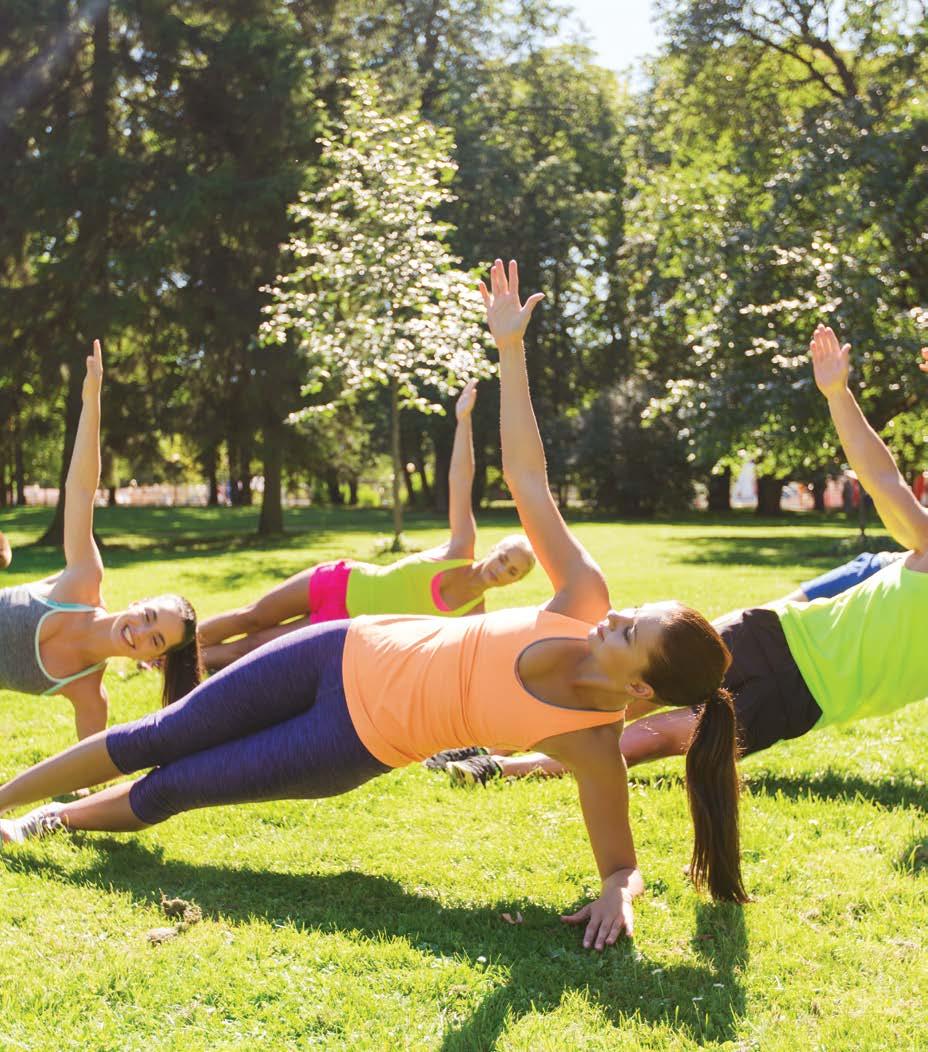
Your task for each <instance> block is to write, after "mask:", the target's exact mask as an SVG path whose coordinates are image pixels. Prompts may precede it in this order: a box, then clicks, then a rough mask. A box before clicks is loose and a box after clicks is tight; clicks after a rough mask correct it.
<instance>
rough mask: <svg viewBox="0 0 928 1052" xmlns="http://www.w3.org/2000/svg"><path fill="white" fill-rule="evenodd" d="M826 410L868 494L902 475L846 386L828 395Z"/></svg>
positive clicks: (849, 461)
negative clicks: (829, 413) (887, 481)
mask: <svg viewBox="0 0 928 1052" xmlns="http://www.w3.org/2000/svg"><path fill="white" fill-rule="evenodd" d="M828 409H829V411H830V412H831V419H832V420H833V421H834V425H835V428H836V429H837V432H838V438H839V439H840V440H841V445H842V447H843V448H844V453H845V455H846V456H847V459H848V463H849V464H850V465H851V467H852V468H853V469H854V471H855V472H856V473H857V477H858V478H859V479H860V481H861V483H862V485H863V486H864V488H865V489H866V490H868V491H869V492H870V494H871V496H872V495H874V494H875V491H876V490H877V489H878V488H879V486H880V485H881V483H882V484H885V482H886V480H887V479H892V480H893V481H895V480H896V479H897V478H901V477H902V476H901V475H900V474H899V469H898V468H897V467H896V462H895V460H893V455H892V453H890V451H889V450H888V449H887V448H886V445H885V443H884V442H883V440H882V439H881V438H880V436H879V435H878V434H877V433H876V431H874V430H873V428H872V427H871V426H870V425H869V424H868V423H867V418H866V417H865V416H864V414H863V412H862V411H861V408H860V406H859V405H858V404H857V400H856V399H855V398H854V396H853V395H852V394H851V392H850V391H849V390H848V389H847V388H845V389H844V390H843V391H840V392H838V393H836V394H832V395H829V397H828Z"/></svg>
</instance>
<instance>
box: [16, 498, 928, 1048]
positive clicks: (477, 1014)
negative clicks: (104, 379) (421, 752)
mask: <svg viewBox="0 0 928 1052" xmlns="http://www.w3.org/2000/svg"><path fill="white" fill-rule="evenodd" d="M47 517H48V511H47V510H42V509H24V510H22V511H17V512H15V513H12V514H8V513H4V515H3V518H2V524H0V528H2V529H3V530H4V531H6V532H7V533H8V535H9V537H10V539H11V541H12V543H13V545H14V548H15V547H18V550H17V551H16V555H15V559H14V563H13V566H12V567H11V571H8V572H7V573H6V574H4V575H2V576H0V585H6V584H13V583H20V582H25V581H28V580H31V579H34V578H37V577H39V576H42V575H45V574H48V573H50V572H52V571H53V570H55V569H56V568H57V566H58V562H57V557H55V556H53V554H52V553H50V552H49V551H48V550H42V549H35V548H29V547H24V546H25V545H28V543H29V542H30V541H31V540H32V539H33V538H34V537H36V536H37V535H38V533H39V531H40V529H41V527H42V526H43V524H44V522H45V521H46V519H47ZM255 521H256V513H254V512H250V511H244V510H242V511H234V512H232V511H228V510H223V511H221V512H212V511H206V510H188V511H174V510H169V509H164V510H152V511H145V512H142V511H129V510H126V509H114V510H105V511H101V512H100V513H99V514H98V526H99V530H100V534H101V536H102V538H103V540H104V542H105V544H106V551H105V554H104V558H105V561H106V564H107V567H108V573H107V579H106V589H105V591H106V597H107V601H108V603H109V605H110V607H111V608H116V607H118V606H120V605H123V604H125V603H127V602H128V601H129V600H130V599H132V598H138V597H143V596H146V595H151V594H153V593H156V592H158V591H161V590H168V589H170V590H177V591H182V592H184V593H185V594H186V595H188V596H189V597H190V599H191V600H192V601H193V602H194V603H195V605H196V606H197V608H198V610H199V611H200V613H201V614H203V615H206V614H211V613H215V612H217V611H219V610H222V609H224V608H226V607H229V606H231V605H234V604H236V603H239V602H241V601H244V600H246V599H248V598H250V597H252V596H254V595H255V594H256V593H258V592H260V591H261V590H262V589H264V588H265V587H266V586H268V585H270V584H272V583H274V582H277V581H279V580H280V579H282V578H283V577H284V576H285V575H287V574H290V573H292V572H294V571H296V570H297V569H300V568H303V567H304V566H306V565H307V564H309V563H312V562H316V561H319V560H322V559H328V558H332V557H335V556H343V555H348V556H354V557H358V558H367V559H370V558H371V557H372V555H373V552H374V548H375V543H376V540H377V538H378V537H382V536H383V535H384V534H386V533H387V531H388V529H389V526H388V518H387V515H386V514H385V513H380V512H319V511H305V512H300V513H294V514H293V515H292V516H291V517H290V519H289V523H290V528H291V531H292V532H291V533H290V534H289V535H288V536H287V537H286V538H285V539H283V540H281V541H278V542H275V543H273V544H271V543H258V542H257V541H255V540H254V539H253V538H250V537H249V536H248V531H250V530H251V529H252V528H253V526H254V523H255ZM513 526H514V519H513V518H512V517H511V516H510V515H507V514H505V513H502V512H501V513H498V514H495V515H491V516H489V517H488V518H487V520H486V521H485V522H484V524H483V529H482V532H481V541H482V542H483V543H485V544H489V543H491V542H492V541H494V540H496V539H498V538H499V537H501V536H503V535H504V534H505V533H508V532H511V530H512V529H513ZM577 532H578V534H579V536H580V537H581V538H582V540H583V542H584V543H585V544H586V545H587V546H588V548H589V549H590V550H591V551H592V553H593V554H594V556H595V557H596V558H597V559H598V560H599V562H600V563H601V565H602V566H603V568H604V570H605V571H606V574H607V577H608V579H609V581H610V585H611V589H612V598H613V602H614V604H615V605H616V606H622V605H626V604H628V603H636V602H638V601H641V600H644V599H661V598H669V597H677V598H679V599H682V600H684V601H687V602H690V603H692V604H693V605H696V606H698V607H700V608H701V609H702V610H703V611H704V612H706V613H707V614H709V615H717V614H721V613H723V612H725V611H726V610H729V609H733V608H735V607H739V606H744V605H749V604H754V603H758V602H763V601H765V600H767V599H770V598H773V597H774V596H776V595H778V594H781V593H784V592H786V591H789V590H791V589H792V588H793V587H795V585H796V583H797V582H799V581H801V580H803V579H805V578H808V577H810V576H813V575H814V574H816V573H818V572H820V571H821V570H823V569H825V568H827V567H829V566H831V565H833V564H834V563H836V562H838V561H841V560H842V559H843V558H845V557H846V553H845V554H843V555H842V554H841V552H840V551H839V544H840V541H841V539H842V538H846V537H847V536H848V529H847V527H846V526H844V525H842V524H839V523H837V522H836V521H835V522H832V521H828V522H826V521H825V520H822V519H818V518H815V517H807V518H790V519H788V520H786V523H785V524H779V523H777V524H773V523H769V522H768V523H763V522H758V521H756V520H754V519H753V518H752V517H750V516H745V517H733V518H730V519H707V518H705V517H695V516H694V517H692V518H690V519H686V520H682V521H680V522H675V523H669V524H648V525H633V524H626V523H620V524H614V523H603V522H595V521H589V522H582V523H579V524H578V525H577ZM407 536H408V538H409V540H410V541H411V542H412V543H413V544H414V545H415V546H416V547H425V546H428V545H430V544H432V543H435V542H437V541H438V540H439V539H441V538H442V537H443V536H444V528H443V524H442V523H440V522H438V521H436V520H430V519H413V520H412V521H411V523H410V528H409V530H408V534H407ZM548 594H549V592H548V589H547V588H546V584H545V581H544V579H543V575H542V574H541V572H540V571H536V572H535V573H533V574H532V575H530V577H529V578H527V579H526V580H525V581H523V582H520V583H519V584H518V585H516V586H514V587H513V588H511V589H509V590H507V592H506V593H505V599H506V602H507V604H512V605H517V604H524V603H536V602H538V601H541V600H543V599H544V598H545V597H546V596H547V595H548ZM502 598H503V596H502V594H501V593H495V594H494V595H493V597H492V599H491V601H490V605H491V607H493V606H499V605H500V600H501V599H502ZM891 660H892V655H887V661H891ZM107 686H108V689H109V694H110V699H111V707H112V719H113V720H115V721H122V720H125V719H128V718H131V717H134V716H136V715H139V714H141V713H143V712H145V711H147V710H148V709H151V708H153V707H154V706H155V705H156V704H157V698H158V689H157V687H158V680H157V677H156V676H155V674H153V673H150V672H139V671H137V670H136V669H135V668H134V667H133V666H132V665H131V664H130V663H128V662H121V661H114V662H112V663H111V666H110V669H109V671H108V673H107ZM926 694H928V690H926ZM0 735H2V741H3V743H4V748H3V753H2V756H0V777H3V778H8V777H10V776H12V775H13V774H15V773H16V772H18V771H20V770H22V769H23V768H24V767H26V766H27V765H29V764H31V763H33V762H35V761H36V760H39V759H41V758H42V757H44V756H46V755H48V754H50V753H52V752H54V751H55V750H57V749H59V748H62V747H63V746H66V745H68V744H70V743H71V741H72V738H73V721H72V716H71V708H70V705H68V703H67V702H66V701H64V700H63V699H57V698H46V699H38V698H31V697H22V696H18V695H13V694H10V693H0ZM926 755H928V703H926V702H923V703H920V704H919V705H915V706H911V707H909V708H908V709H905V710H902V711H901V712H900V713H898V714H897V715H896V716H894V717H887V718H884V719H881V720H874V721H869V722H866V723H861V724H858V725H852V726H850V727H848V728H845V729H829V730H826V731H822V732H820V733H817V734H810V735H808V736H806V737H805V738H804V739H801V740H799V741H796V742H794V743H791V744H786V745H781V746H778V747H776V748H774V749H772V750H770V751H768V752H766V753H763V754H761V755H759V756H755V757H753V758H751V759H749V760H747V761H745V763H744V764H743V774H744V780H745V795H744V798H743V850H744V861H745V875H746V881H747V885H748V887H749V889H750V890H751V892H752V894H753V895H754V897H755V898H754V901H753V902H752V903H751V904H749V905H748V906H746V907H744V908H735V907H731V906H728V905H718V906H717V905H713V904H712V903H711V902H710V901H709V900H708V899H706V898H704V897H700V896H699V895H697V894H696V893H695V892H694V891H693V890H692V888H691V887H689V886H688V885H687V883H686V882H685V880H684V878H683V875H682V867H683V866H684V864H685V863H686V862H687V861H688V856H689V849H690V843H691V840H690V825H689V820H688V817H687V812H686V802H685V795H684V789H683V785H682V781H681V775H682V764H681V762H680V761H665V762H663V763H660V764H655V765H652V766H650V767H644V768H638V769H636V771H634V772H633V778H632V792H631V807H632V820H633V825H634V829H635V833H636V841H637V845H638V852H639V858H640V864H641V868H642V870H643V873H644V875H645V879H646V881H647V884H648V893H647V894H646V895H645V896H644V897H643V898H642V899H640V900H639V905H638V908H637V932H636V937H635V940H634V942H633V943H632V942H629V941H627V940H626V941H624V942H623V943H621V944H620V945H619V946H617V947H616V948H614V949H613V950H611V951H608V952H606V953H604V954H602V955H596V954H594V953H590V952H584V951H583V950H582V948H581V946H580V934H579V932H578V931H576V930H574V929H571V928H566V927H563V926H562V925H561V924H560V923H559V921H558V919H557V914H558V913H560V912H564V911H566V910H567V909H568V908H570V907H572V906H574V905H575V904H577V903H579V902H581V901H582V900H584V899H586V898H587V897H589V896H593V895H595V894H596V892H597V884H598V882H597V880H596V878H595V868H594V864H593V860H592V857H591V853H590V849H589V846H588V843H587V840H586V836H585V834H584V829H583V823H582V820H581V817H580V812H579V808H578V805H577V802H576V798H575V789H574V786H573V784H572V782H571V781H570V780H569V779H564V780H561V781H549V782H539V781H531V780H530V781H525V782H522V783H518V784H515V783H511V784H507V785H491V786H490V787H489V788H488V789H486V790H485V791H482V790H481V791H475V792H465V791H460V790H452V789H450V788H449V787H448V786H447V785H446V783H445V781H444V779H443V778H441V777H437V776H435V775H433V774H430V773H429V772H427V771H425V770H423V769H421V768H418V767H417V768H414V769H409V770H404V771H401V772H399V773H395V774H391V775H387V776H385V777H383V778H380V779H376V780H375V781H373V782H371V783H369V784H368V785H367V786H365V787H363V788H362V789H360V790H358V791H356V792H355V793H352V794H350V795H348V796H345V797H341V798H339V799H335V800H325V801H310V802H288V803H281V804H262V805H252V806H247V807H235V808H222V809H214V810H210V811H201V812H192V813H190V814H186V815H182V816H180V817H179V818H176V819H174V820H173V821H171V822H169V823H167V824H166V825H163V826H160V827H157V828H155V829H153V830H150V831H148V832H146V833H145V834H143V835H138V836H128V835H126V836H115V835H104V834H83V835H75V836H73V837H66V836H60V837H55V838H52V839H50V840H48V841H43V842H38V843H33V844H28V845H24V846H22V847H17V848H13V849H8V850H5V851H3V853H2V854H0V947H2V953H0V1050H4V1052H5V1050H8V1049H10V1050H12V1049H35V1050H38V1049H42V1050H44V1049H49V1050H53V1049H54V1050H58V1049H75V1050H78V1049H79V1050H82V1052H83V1050H87V1052H89V1050H103V1049H107V1050H109V1049H113V1050H116V1049H120V1050H134V1049H139V1050H142V1049H145V1050H149V1049H159V1050H160V1049H178V1050H180V1049H183V1050H196V1049H237V1048H248V1049H275V1050H276V1049H297V1048H299V1049H304V1048H324V1049H405V1048H416V1049H418V1048H430V1049H434V1048H441V1049H474V1050H482V1049H497V1048H498V1049H507V1050H515V1049H525V1050H528V1049H531V1050H552V1052H553V1050H557V1052H561V1050H574V1049H582V1050H587V1049H591V1050H593V1049H596V1050H599V1049H602V1050H610V1052H612V1050H616V1049H621V1050H638V1049H649V1050H655V1052H667V1050H676V1049H691V1048H697V1047H700V1048H703V1047H704V1048H713V1049H739V1050H748V1049H758V1050H762V1052H768V1050H784V1052H787V1050H788V1052H796V1050H802V1052H814V1050H827V1052H845V1050H852V1049H854V1050H856V1049H874V1050H902V1049H905V1050H910V1049H928V1022H926V1009H925V990H926V989H928V965H926V960H928V957H926V954H925V952H924V951H925V941H926V935H925V933H926V931H928V895H926V892H928V865H926V862H925V859H926V855H928V788H926V779H925V767H926V761H925V757H926ZM162 892H163V893H165V894H166V895H168V896H180V897H183V898H185V899H188V900H192V901H194V902H196V903H197V904H198V905H199V906H200V908H201V910H202V913H203V920H202V921H201V922H200V923H198V924H195V925H193V926H191V927H190V928H189V929H187V930H186V931H183V932H182V933H181V934H179V935H178V936H177V937H176V938H174V939H172V940H170V941H168V942H165V943H164V944H162V945H153V944H151V943H150V942H149V940H148V938H147V933H148V932H149V931H150V930H151V929H153V928H157V927H161V926H164V925H167V924H170V923H171V921H169V920H167V919H166V918H165V916H164V913H163V912H162V910H161V908H160V905H159V903H160V898H161V894H162ZM516 910H518V911H521V913H522V915H523V916H524V923H523V924H522V925H520V926H511V925H509V924H507V923H505V922H504V921H503V920H502V919H501V917H500V915H501V913H503V912H506V911H510V912H512V911H516Z"/></svg>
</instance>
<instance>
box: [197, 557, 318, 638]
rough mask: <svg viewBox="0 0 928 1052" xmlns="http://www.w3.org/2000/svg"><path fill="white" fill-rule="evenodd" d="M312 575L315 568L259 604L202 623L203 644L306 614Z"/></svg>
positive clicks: (263, 598)
mask: <svg viewBox="0 0 928 1052" xmlns="http://www.w3.org/2000/svg"><path fill="white" fill-rule="evenodd" d="M312 573H313V571H312V569H310V570H301V571H300V572H299V573H297V574H294V575H293V576H292V577H289V578H288V579H287V580H286V581H284V582H283V584H279V585H277V587H276V588H272V589H271V590H270V591H269V592H268V593H267V595H263V596H261V598H260V599H258V600H257V602H254V603H250V604H249V605H248V606H243V607H240V608H239V609H238V610H230V611H229V612H228V613H225V614H217V615H216V616H215V617H208V618H206V620H205V621H201V622H200V626H199V628H198V629H197V634H198V635H199V637H200V645H201V646H204V647H208V646H215V644H217V643H221V642H222V641H223V640H224V639H228V638H229V637H230V636H241V635H251V634H252V633H254V632H260V631H261V630H262V629H265V628H273V627H274V625H279V624H280V623H281V621H289V620H290V618H291V617H299V616H300V615H301V614H305V613H306V612H307V611H308V610H309V579H310V577H312Z"/></svg>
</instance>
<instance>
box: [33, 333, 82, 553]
mask: <svg viewBox="0 0 928 1052" xmlns="http://www.w3.org/2000/svg"><path fill="white" fill-rule="evenodd" d="M86 357H87V355H86V354H85V353H84V352H83V349H81V350H80V352H79V353H78V352H75V353H74V354H73V355H72V360H71V363H70V366H71V367H70V369H69V370H68V393H67V395H66V396H65V410H64V449H63V451H62V454H61V469H60V471H59V473H58V503H57V504H56V505H55V514H54V515H53V516H52V521H51V522H50V523H49V525H48V529H46V531H45V532H44V533H43V534H42V536H41V537H40V538H39V539H38V541H36V544H39V545H48V546H49V547H52V548H61V547H63V546H64V506H65V500H66V499H67V498H66V494H65V483H66V481H67V478H68V468H69V467H70V466H71V454H72V453H73V452H74V439H75V438H76V437H77V422H78V420H79V419H80V416H81V405H82V402H81V389H82V388H83V386H84V374H83V370H84V359H85V358H86Z"/></svg>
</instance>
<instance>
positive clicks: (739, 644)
mask: <svg viewBox="0 0 928 1052" xmlns="http://www.w3.org/2000/svg"><path fill="white" fill-rule="evenodd" d="M715 624H716V628H718V630H719V633H720V634H721V636H722V639H724V640H725V645H726V646H727V647H728V649H729V650H730V651H731V656H732V661H731V667H730V668H729V670H728V672H727V673H726V675H725V682H724V686H725V687H727V688H728V690H730V691H731V693H732V696H733V697H734V699H735V715H736V717H737V720H738V742H739V744H740V747H741V751H742V754H743V755H745V756H747V755H749V754H750V753H753V752H759V751H760V750H761V749H767V748H769V747H770V746H771V745H774V744H776V742H778V741H783V739H785V738H798V737H799V736H800V735H802V734H807V733H808V732H809V731H810V730H812V728H813V727H814V726H815V725H816V723H818V721H819V720H820V719H821V717H822V710H821V709H820V708H819V707H818V705H817V704H816V703H815V699H814V698H813V697H812V694H811V692H810V691H809V688H808V687H807V686H806V681H805V680H804V679H803V678H802V674H801V673H800V671H799V667H798V665H797V664H796V662H795V661H794V660H793V655H792V654H791V653H790V649H789V646H788V645H787V642H786V636H785V635H784V634H783V628H782V626H781V625H780V619H779V617H777V615H776V614H775V613H774V612H773V610H765V609H761V608H759V607H754V608H752V609H749V610H739V611H738V613H736V614H732V615H731V616H730V617H728V618H726V619H725V620H724V621H723V622H721V623H720V622H716V623H715Z"/></svg>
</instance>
